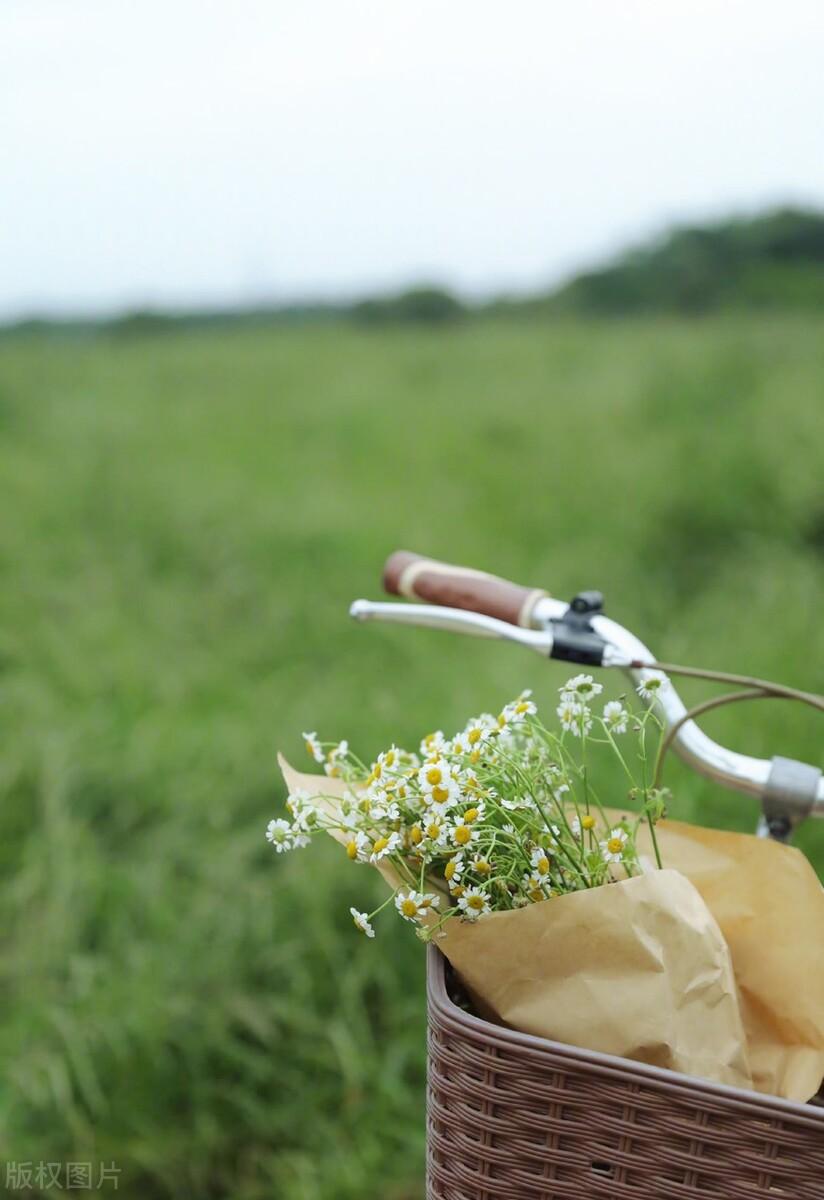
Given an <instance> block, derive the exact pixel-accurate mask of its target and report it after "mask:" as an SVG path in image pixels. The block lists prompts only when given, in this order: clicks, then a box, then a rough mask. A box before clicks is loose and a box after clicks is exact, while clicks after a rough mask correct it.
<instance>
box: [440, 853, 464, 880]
mask: <svg viewBox="0 0 824 1200" xmlns="http://www.w3.org/2000/svg"><path fill="white" fill-rule="evenodd" d="M464 866H465V863H464V859H463V855H461V854H456V855H455V857H454V858H450V860H449V862H448V863H447V864H446V866H445V867H444V869H443V877H444V879H445V880H446V882H447V883H448V884H449V885H450V887H455V886H456V885H457V884H459V883H460V882H461V876H462V875H463V871H464Z"/></svg>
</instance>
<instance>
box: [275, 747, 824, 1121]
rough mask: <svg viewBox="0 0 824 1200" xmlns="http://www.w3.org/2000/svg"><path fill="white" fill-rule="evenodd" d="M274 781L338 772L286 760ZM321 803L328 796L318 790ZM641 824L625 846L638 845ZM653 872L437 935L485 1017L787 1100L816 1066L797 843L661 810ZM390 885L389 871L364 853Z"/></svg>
mask: <svg viewBox="0 0 824 1200" xmlns="http://www.w3.org/2000/svg"><path fill="white" fill-rule="evenodd" d="M279 761H280V765H281V769H282V770H283V774H284V778H285V780H286V783H287V786H288V787H289V789H290V790H296V789H298V788H303V789H304V790H305V791H307V792H308V793H309V794H310V795H313V796H317V795H318V794H326V795H331V796H333V797H335V796H342V795H343V794H344V793H345V791H346V790H347V785H345V784H344V783H342V782H341V781H339V780H333V779H327V778H326V777H324V776H319V775H304V774H301V773H299V772H296V771H293V770H292V768H291V767H290V766H289V765H288V763H286V761H285V760H284V759H283V758H281V759H280V760H279ZM325 803H326V804H327V806H328V807H329V809H330V810H332V809H334V806H335V801H334V799H332V800H328V801H325ZM648 837H649V835H648V834H643V833H642V834H641V835H640V837H639V851H640V852H641V853H642V854H647V855H649V854H650V852H651V848H650V846H649V842H648V840H647V839H648ZM658 840H659V845H660V847H661V853H662V858H663V861H664V864H665V868H666V869H665V870H664V871H656V870H651V871H650V872H648V873H646V874H644V875H642V876H636V877H635V878H633V879H630V880H624V881H622V882H620V883H616V884H612V885H609V886H608V887H603V888H595V889H592V890H590V891H584V892H574V893H571V894H570V895H567V896H560V897H556V898H554V899H553V900H551V901H549V902H545V903H543V904H535V905H529V906H528V907H527V908H523V909H519V910H517V911H513V912H501V913H491V914H490V915H489V916H487V917H484V918H483V919H482V920H481V921H479V922H477V923H476V924H473V923H470V922H463V921H460V920H457V919H454V920H449V921H448V922H447V923H446V925H445V926H444V929H443V933H444V935H445V936H443V937H439V939H438V945H439V946H440V948H441V949H442V950H443V952H444V953H445V954H446V956H447V958H449V960H450V961H451V962H452V964H453V966H454V967H455V968H456V970H457V971H458V973H459V974H460V976H461V978H462V980H463V982H464V983H465V985H466V986H467V989H468V990H469V992H470V993H471V995H472V997H473V1000H474V1001H475V1003H476V1004H477V1005H478V1008H479V1010H480V1011H481V1012H482V1013H483V1014H484V1015H485V1016H487V1017H489V1018H490V1019H493V1020H497V1021H500V1022H502V1023H504V1024H507V1025H510V1026H512V1027H513V1028H516V1029H520V1030H522V1031H524V1032H526V1033H533V1034H537V1035H539V1036H543V1037H549V1038H551V1039H553V1040H555V1041H561V1042H565V1043H567V1044H570V1045H576V1046H582V1047H585V1048H587V1049H592V1050H599V1051H603V1052H605V1053H609V1054H616V1055H619V1056H621V1057H624V1058H630V1059H635V1060H636V1061H641V1062H646V1063H652V1064H654V1065H656V1066H664V1067H670V1068H672V1069H673V1070H677V1071H683V1072H684V1073H685V1074H689V1075H697V1076H700V1077H702V1078H705V1079H711V1080H715V1081H717V1082H721V1083H727V1084H732V1085H734V1086H738V1087H745V1088H747V1087H754V1088H755V1089H756V1090H758V1091H761V1092H766V1093H769V1094H772V1095H777V1096H783V1097H786V1098H788V1099H793V1100H808V1099H809V1098H810V1096H812V1095H814V1094H815V1092H816V1091H817V1089H818V1087H819V1084H820V1083H821V1079H822V1077H824V891H822V889H821V885H820V884H819V882H818V879H817V877H816V875H815V872H814V871H813V869H812V867H811V866H810V864H809V863H808V862H807V860H806V859H805V858H804V856H803V855H802V854H801V853H800V852H799V851H797V850H795V849H793V848H791V847H787V846H781V845H778V844H777V843H775V842H770V841H765V840H762V839H759V838H755V837H750V836H747V835H745V834H734V833H722V832H719V831H717V830H711V829H701V828H698V827H697V826H692V825H685V824H682V823H680V822H676V821H662V822H661V823H660V824H659V825H658ZM380 869H381V874H382V875H383V876H384V878H385V879H386V881H387V883H389V885H390V886H392V887H396V886H397V885H398V882H399V881H398V877H397V875H396V873H395V871H394V870H393V868H392V867H391V865H389V864H380Z"/></svg>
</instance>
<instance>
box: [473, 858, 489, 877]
mask: <svg viewBox="0 0 824 1200" xmlns="http://www.w3.org/2000/svg"><path fill="white" fill-rule="evenodd" d="M475 870H476V871H477V872H478V874H479V875H488V874H489V872H490V871H491V870H492V867H490V865H489V863H488V862H487V861H486V859H485V858H479V859H478V861H477V862H476V863H475Z"/></svg>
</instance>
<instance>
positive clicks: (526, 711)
mask: <svg viewBox="0 0 824 1200" xmlns="http://www.w3.org/2000/svg"><path fill="white" fill-rule="evenodd" d="M537 711H538V709H537V708H536V706H535V704H534V703H533V702H532V700H530V699H528V697H527V696H526V695H525V694H523V693H522V694H521V696H520V697H519V698H518V699H517V700H513V701H512V702H511V703H510V704H507V706H506V708H505V709H504V713H503V715H505V716H506V724H507V725H521V724H522V723H523V722H524V721H525V720H526V718H527V717H531V716H534V715H535V713H536V712H537Z"/></svg>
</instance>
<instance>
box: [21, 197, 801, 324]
mask: <svg viewBox="0 0 824 1200" xmlns="http://www.w3.org/2000/svg"><path fill="white" fill-rule="evenodd" d="M822 306H824V213H821V212H817V211H814V210H809V209H799V208H781V209H776V210H774V211H771V212H767V213H764V214H762V215H760V216H755V217H746V218H742V217H739V218H734V219H730V220H725V221H719V222H716V223H712V224H706V225H699V226H689V227H684V228H679V229H675V230H672V231H670V232H669V233H667V234H665V235H664V236H662V237H660V238H658V239H656V240H653V241H652V242H650V243H648V244H647V245H645V246H641V247H638V248H636V249H633V250H630V251H629V252H627V253H625V254H623V255H621V256H620V257H618V258H617V259H616V260H615V261H614V262H613V263H611V264H608V265H606V266H604V267H602V268H600V269H597V270H591V271H583V272H581V273H580V274H578V275H576V276H575V277H574V278H573V279H571V280H569V281H568V282H566V283H564V284H562V285H561V286H560V287H558V288H555V289H553V290H552V291H549V292H545V293H541V294H537V295H534V296H526V297H524V296H517V297H514V296H501V297H498V298H496V299H495V300H492V301H487V302H481V303H476V304H470V303H467V302H466V301H463V300H461V299H459V298H458V297H457V296H455V295H453V294H452V293H451V292H450V291H448V290H447V289H445V288H443V287H439V286H436V285H426V286H417V287H414V288H410V289H408V290H405V291H401V292H398V293H396V294H394V295H384V296H374V297H369V298H367V299H362V300H359V301H356V302H354V303H342V304H341V303H339V304H333V303H328V304H324V303H313V304H304V305H301V304H291V305H279V306H269V307H267V306H257V307H254V308H247V309H232V310H210V311H192V312H180V313H171V312H157V311H138V312H131V313H127V314H125V315H123V316H119V317H115V318H111V319H105V320H90V321H89V320H85V321H84V320H80V321H77V320H68V321H52V320H48V319H45V320H43V319H37V320H27V321H18V322H16V323H15V324H14V325H13V326H6V327H5V329H3V327H0V332H7V331H10V330H13V331H14V332H16V333H20V332H33V333H36V332H61V331H62V332H65V333H68V334H72V335H77V334H83V333H89V334H95V333H98V332H101V331H103V332H106V333H111V334H114V335H117V336H121V337H137V336H143V335H145V334H157V333H159V332H162V331H164V330H169V331H170V332H171V331H173V330H179V329H181V328H202V327H209V326H224V327H225V326H230V325H240V326H244V327H252V326H265V325H269V324H273V323H277V324H296V323H302V324H303V323H307V322H319V321H341V320H349V321H352V322H355V323H357V324H359V325H364V326H368V327H375V328H381V327H385V326H390V325H403V324H424V325H443V324H449V323H452V322H455V321H459V320H465V319H469V318H472V317H475V316H488V315H510V316H513V317H518V316H525V315H526V316H542V315H546V316H552V315H571V316H624V315H627V316H631V315H634V314H641V313H644V314H654V313H681V314H687V315H691V314H694V315H697V314H701V313H708V312H714V311H718V310H720V309H736V308H739V309H759V308H760V309H788V308H789V309H819V308H821V307H822Z"/></svg>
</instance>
